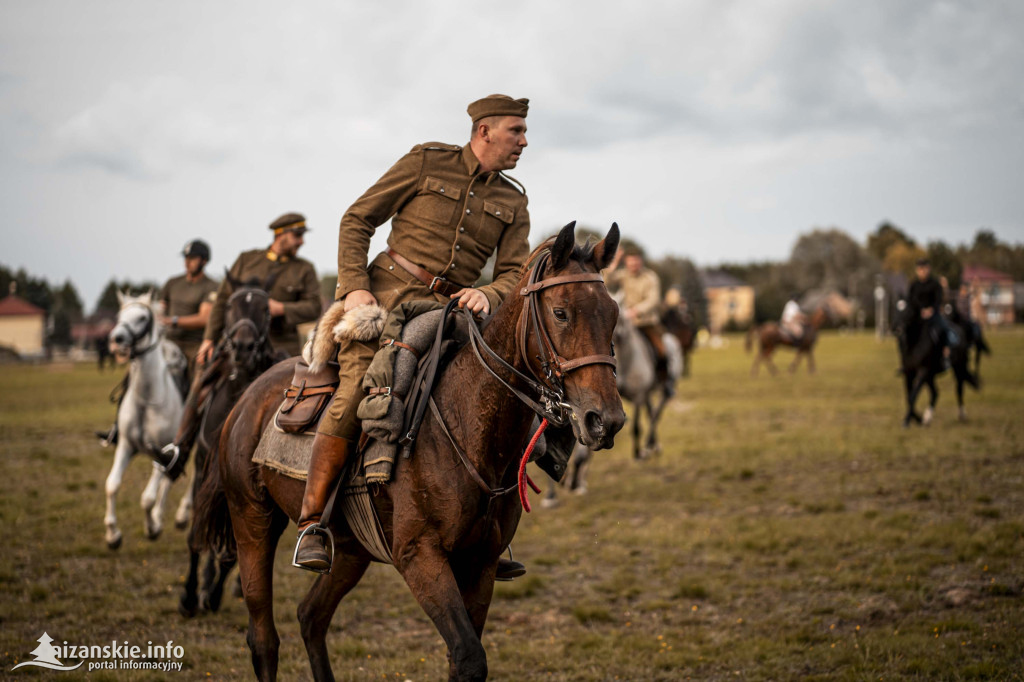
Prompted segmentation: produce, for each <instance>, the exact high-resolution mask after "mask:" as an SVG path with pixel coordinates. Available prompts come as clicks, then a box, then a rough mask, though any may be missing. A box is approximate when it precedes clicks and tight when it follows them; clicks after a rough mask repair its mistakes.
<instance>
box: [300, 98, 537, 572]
mask: <svg viewBox="0 0 1024 682" xmlns="http://www.w3.org/2000/svg"><path fill="white" fill-rule="evenodd" d="M528 104H529V100H527V99H512V98H511V97H508V96H506V95H491V96H489V97H485V98H483V99H480V100H477V101H476V102H473V103H472V104H470V105H469V107H468V109H467V111H468V112H469V115H470V118H471V119H472V121H473V130H472V134H471V137H470V140H469V144H467V145H465V146H459V145H452V144H443V143H440V142H428V143H426V144H419V145H416V146H415V147H413V148H412V150H411V151H410V152H409V153H408V154H406V155H405V156H403V157H402V158H401V159H399V160H398V162H397V163H395V165H394V166H392V167H391V169H390V170H388V171H387V173H385V174H384V176H383V177H381V178H380V180H378V181H377V183H376V184H374V185H373V186H372V187H371V188H370V189H368V190H367V191H366V192H365V193H364V194H363V196H361V197H360V198H359V199H357V200H356V202H355V203H354V204H352V206H351V207H349V209H348V211H346V212H345V215H344V217H342V219H341V226H340V228H339V231H338V287H337V290H336V291H335V299H336V300H337V301H343V302H344V303H343V305H344V311H345V312H346V313H347V312H349V311H351V310H353V309H355V308H358V307H359V306H366V305H379V306H381V307H383V308H385V309H386V310H391V309H393V308H395V307H396V306H398V305H399V304H401V303H405V302H408V301H417V300H428V301H437V302H446V301H448V300H449V299H458V301H459V306H460V307H462V308H466V309H468V310H470V311H472V312H473V313H480V314H484V315H486V314H488V313H490V312H492V311H494V310H495V309H496V308H497V307H498V305H499V304H500V303H501V301H502V300H503V299H504V298H505V297H506V296H508V295H509V293H510V292H511V291H512V289H513V288H514V287H515V285H516V284H517V282H518V280H519V269H520V267H521V266H522V264H523V262H524V261H525V260H526V258H527V257H528V256H529V254H530V244H529V233H530V216H529V213H528V212H527V210H526V204H527V198H526V193H525V190H524V189H523V188H522V186H521V185H520V184H519V183H518V182H516V181H515V180H513V179H512V178H510V177H508V176H506V175H504V174H503V173H502V171H504V170H508V169H511V168H515V167H516V163H517V162H518V161H519V157H520V155H522V153H523V149H524V148H525V147H526V144H527V143H526V120H525V119H526V113H527V110H528ZM389 219H390V220H391V232H390V234H389V235H388V248H387V250H386V251H385V252H383V253H381V254H379V255H378V256H377V257H376V258H375V259H374V260H373V262H372V263H370V265H369V267H368V266H367V252H368V250H369V246H370V238H371V237H372V236H373V233H374V231H375V230H376V229H377V227H379V226H380V225H382V224H384V223H386V222H387V221H388V220H389ZM492 254H496V260H495V263H494V279H493V281H492V282H491V283H490V284H487V285H484V286H481V287H479V288H476V287H474V286H473V284H474V283H475V282H476V281H477V279H479V277H480V274H481V272H482V271H483V268H484V265H485V264H486V263H487V260H488V259H489V258H490V256H491V255H492ZM376 351H377V344H376V343H363V342H360V341H355V340H351V339H346V340H344V341H342V342H341V344H340V349H339V352H338V363H339V370H338V374H339V379H340V383H339V385H338V388H337V390H336V391H335V394H334V400H333V402H332V403H331V405H330V407H328V408H327V411H326V413H325V414H324V416H323V418H322V419H321V420H320V424H319V426H318V429H317V433H316V437H315V438H314V440H313V455H312V460H311V462H310V466H309V476H308V479H307V481H306V492H305V495H304V497H303V500H302V511H301V513H300V515H299V524H298V525H299V540H298V545H297V547H296V555H295V563H296V564H297V565H299V566H300V567H301V568H306V569H309V570H314V571H323V570H326V569H329V568H330V565H331V560H330V555H329V554H328V552H327V548H326V546H325V543H324V537H323V533H324V532H326V531H321V530H320V529H321V528H322V527H323V526H326V521H327V520H323V521H324V523H323V524H321V516H322V514H323V512H324V507H325V506H326V504H327V499H328V497H329V496H330V493H331V490H332V489H333V487H334V483H335V481H336V480H337V478H338V476H340V475H341V473H342V471H343V469H344V468H345V463H346V461H347V460H348V459H349V457H350V456H352V454H353V453H354V452H355V451H356V449H357V445H358V440H359V436H360V433H361V431H362V426H361V424H360V422H359V420H358V418H357V417H356V408H357V406H358V404H359V401H360V400H361V399H362V398H363V395H364V393H363V389H362V380H363V375H364V374H365V373H366V369H367V367H368V366H369V364H370V361H371V360H372V359H373V356H374V353H375V352H376ZM523 571H525V568H524V567H522V566H521V565H518V566H516V567H511V568H510V566H509V563H508V562H503V563H499V565H498V572H499V575H500V576H502V575H503V576H504V577H506V578H507V577H511V576H513V575H515V574H521V573H522V572H523Z"/></svg>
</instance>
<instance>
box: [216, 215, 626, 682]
mask: <svg viewBox="0 0 1024 682" xmlns="http://www.w3.org/2000/svg"><path fill="white" fill-rule="evenodd" d="M573 231H574V224H570V225H567V226H566V227H565V228H563V229H562V231H561V232H560V233H559V235H558V236H557V238H555V239H553V240H548V241H547V242H545V243H544V244H542V245H541V247H539V248H538V249H537V250H536V251H535V252H534V253H533V255H532V257H531V261H530V262H532V266H527V267H524V268H523V270H522V274H521V277H520V280H519V282H518V285H517V286H516V289H515V292H514V293H513V294H512V295H511V296H509V298H508V299H507V300H506V301H505V302H504V304H503V305H502V306H501V307H499V308H498V310H497V311H496V312H495V314H494V315H493V317H492V318H491V319H490V321H489V322H488V323H487V324H486V325H485V326H484V328H483V329H482V332H481V333H480V337H479V340H478V342H477V344H475V345H474V344H472V343H471V344H470V346H471V347H465V348H463V349H461V350H460V351H459V352H458V353H457V354H456V355H455V357H454V358H453V360H452V362H451V364H450V365H449V366H448V368H447V370H446V371H445V372H444V373H443V375H442V376H441V378H440V380H439V382H438V385H437V388H436V389H435V390H434V392H433V400H434V401H435V402H436V405H437V413H436V414H433V413H431V414H430V415H429V416H427V417H426V418H425V420H424V421H423V423H422V428H421V430H420V432H419V436H418V439H417V440H416V441H415V449H414V450H413V452H412V455H411V457H409V458H404V457H402V458H399V459H398V460H397V461H396V463H395V468H394V475H393V478H392V481H391V482H390V483H389V484H388V485H384V486H381V487H380V488H379V489H378V490H377V493H376V494H375V495H373V496H372V500H373V504H374V506H375V507H376V514H377V516H378V518H379V520H380V523H381V529H382V532H383V534H384V537H385V538H386V540H387V543H388V545H389V547H390V550H391V555H392V556H393V558H394V565H395V568H396V569H397V570H398V572H399V573H400V574H401V575H402V577H403V578H404V579H405V581H406V584H407V585H408V586H409V589H410V591H411V592H412V593H413V596H414V597H415V598H416V599H417V601H418V602H419V603H420V606H421V607H422V608H423V610H424V611H425V612H426V614H427V615H428V616H429V617H430V618H431V620H432V621H433V622H434V625H435V627H437V629H438V631H439V632H440V634H441V636H442V637H443V638H444V641H445V643H446V644H447V646H448V651H449V661H450V663H449V666H450V667H449V679H450V680H482V679H485V678H486V677H487V659H486V654H485V651H484V647H483V645H482V644H481V642H480V637H481V635H482V633H483V629H484V623H485V622H486V620H487V613H488V609H489V607H490V603H491V597H492V591H493V587H494V578H495V571H496V568H497V564H498V558H499V556H500V555H501V553H502V552H503V550H504V549H505V548H506V547H507V546H508V544H509V542H510V541H511V540H512V536H513V534H514V533H515V530H516V526H517V525H518V523H519V518H520V514H521V513H522V512H521V509H522V508H521V506H520V501H519V499H517V497H516V495H515V494H514V493H515V492H516V490H517V484H516V481H517V477H518V471H519V467H520V459H521V457H522V453H523V451H524V447H525V446H526V444H527V443H526V441H527V439H528V438H529V435H530V426H531V423H532V422H533V420H534V418H535V416H539V417H541V418H543V419H547V420H548V421H549V422H551V423H552V424H554V425H556V426H558V425H562V426H567V425H571V429H572V431H573V432H574V433H575V436H576V438H577V439H578V440H579V441H580V442H582V443H584V444H586V445H589V446H591V447H594V448H597V449H601V448H608V447H611V445H612V443H613V439H614V436H615V434H616V432H618V430H619V429H620V428H621V427H622V425H623V422H624V419H625V415H624V412H623V410H622V403H621V401H620V399H619V395H618V391H617V390H616V385H615V371H614V369H615V360H614V358H612V357H611V353H612V348H611V346H612V331H613V329H614V326H615V320H616V316H617V314H618V310H617V307H616V305H615V302H614V301H613V300H612V298H611V297H610V296H609V295H608V292H607V289H606V288H605V285H604V282H603V280H602V278H601V275H600V270H601V268H603V267H606V266H607V265H608V263H609V262H610V261H611V259H612V257H613V255H614V253H615V250H616V248H617V245H618V240H619V232H618V228H617V226H615V225H613V226H612V229H611V230H610V231H609V233H608V235H607V236H606V238H605V239H604V240H603V241H601V242H598V243H597V244H595V245H593V246H592V247H577V246H575V245H574V237H573ZM467 314H468V313H467ZM294 364H295V361H288V362H284V363H280V364H278V365H276V366H275V367H273V368H271V369H270V370H269V371H268V372H266V373H265V374H264V375H263V376H262V377H260V378H259V379H257V380H256V382H254V383H253V385H252V386H251V387H250V388H249V390H248V391H246V393H245V394H244V395H243V396H242V398H241V400H240V401H239V403H238V406H237V407H236V409H235V410H233V411H232V413H231V415H230V416H229V417H228V421H227V423H226V424H225V427H224V429H223V432H222V434H221V440H220V446H219V450H220V452H221V457H220V458H219V460H220V469H219V471H220V476H221V481H219V482H218V483H217V484H215V482H213V481H212V477H211V479H210V480H208V482H207V483H208V485H207V486H204V488H203V490H202V491H201V493H200V499H201V501H200V503H199V504H198V505H197V516H198V517H201V519H198V520H197V525H198V524H204V525H205V527H206V531H207V534H208V535H209V536H211V537H213V536H217V535H220V536H221V537H224V538H226V539H230V538H231V537H232V536H233V539H234V541H235V542H236V543H237V552H238V561H239V567H240V569H241V572H242V587H243V593H244V596H245V602H246V606H247V607H248V609H249V632H248V637H247V640H248V644H249V648H250V649H251V651H252V661H253V667H254V669H255V672H256V676H257V678H258V679H260V680H272V679H275V678H276V675H277V662H278V647H279V644H280V639H279V637H278V635H277V631H276V628H275V626H274V620H273V595H272V583H273V567H274V554H275V548H276V546H277V542H278V539H279V538H280V535H281V533H282V532H283V531H284V529H285V528H286V527H287V525H288V521H289V518H290V519H293V520H294V519H297V518H298V516H299V512H300V507H301V504H302V497H303V492H304V491H303V483H302V482H301V481H298V480H295V479H291V478H287V477H285V476H284V475H282V474H280V473H278V472H276V471H275V470H273V469H271V468H268V467H265V466H263V465H260V464H255V463H253V461H252V456H253V453H254V451H255V449H256V447H257V443H258V441H259V438H260V434H262V433H263V431H264V429H265V428H266V427H267V424H268V423H269V421H270V420H271V419H272V418H273V416H274V413H275V411H276V410H277V407H278V405H279V404H280V403H281V401H282V395H283V392H284V390H285V389H286V388H288V386H289V382H290V380H291V378H292V371H293V369H294ZM481 364H482V365H483V367H481ZM218 488H219V489H220V490H221V491H222V492H221V494H220V496H216V495H214V496H212V497H211V496H208V494H209V493H211V492H212V493H216V492H217V490H218ZM228 519H230V524H231V529H232V530H233V534H232V533H231V530H229V529H228V528H227V527H226V522H227V521H228ZM323 522H324V523H326V524H327V525H328V527H329V528H330V530H331V531H332V533H333V536H334V538H335V548H336V552H337V554H336V555H335V557H334V560H333V563H332V567H331V571H330V573H326V574H322V575H320V576H319V577H318V578H317V580H316V582H315V583H314V584H313V586H312V588H311V589H310V591H309V593H308V594H307V595H306V598H305V599H304V600H303V601H302V604H301V605H300V606H299V621H300V623H301V632H302V637H303V640H304V642H305V644H306V651H307V653H308V655H309V659H310V665H311V667H312V671H313V677H314V679H317V680H327V679H334V678H333V674H332V672H331V666H330V661H329V657H328V653H327V647H326V641H325V636H326V632H327V628H328V625H329V623H330V620H331V617H332V616H333V614H334V611H335V609H336V608H337V606H338V603H339V602H340V601H341V599H342V598H343V597H344V596H345V594H347V593H348V591H349V590H351V589H352V588H353V587H354V586H355V585H356V584H357V583H358V582H359V580H360V579H361V578H362V576H363V573H364V572H365V571H366V569H367V567H368V566H369V564H370V562H371V560H373V559H372V555H371V554H370V553H369V552H368V551H367V550H366V549H364V548H363V546H362V545H361V544H360V543H359V542H358V541H357V540H356V539H355V537H354V536H353V535H352V532H351V531H350V530H349V528H348V526H347V524H346V523H345V522H344V520H343V519H341V518H338V517H337V515H335V517H334V518H329V519H323Z"/></svg>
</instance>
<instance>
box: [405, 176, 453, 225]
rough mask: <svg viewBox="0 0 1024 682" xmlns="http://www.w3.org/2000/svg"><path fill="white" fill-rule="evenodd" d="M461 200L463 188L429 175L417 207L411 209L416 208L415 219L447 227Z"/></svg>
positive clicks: (417, 201) (414, 211) (418, 198)
mask: <svg viewBox="0 0 1024 682" xmlns="http://www.w3.org/2000/svg"><path fill="white" fill-rule="evenodd" d="M461 198H462V188H460V187H456V186H454V185H453V184H452V183H450V182H445V181H444V180H442V179H440V178H434V177H430V176H429V175H428V176H427V178H426V182H424V184H423V191H422V192H421V193H420V195H419V197H417V200H416V206H415V207H411V208H414V210H413V213H414V216H415V217H418V218H424V219H426V220H429V221H431V222H434V223H439V224H441V225H447V224H448V223H450V222H451V221H452V216H454V215H455V210H456V209H457V208H458V207H459V199H461Z"/></svg>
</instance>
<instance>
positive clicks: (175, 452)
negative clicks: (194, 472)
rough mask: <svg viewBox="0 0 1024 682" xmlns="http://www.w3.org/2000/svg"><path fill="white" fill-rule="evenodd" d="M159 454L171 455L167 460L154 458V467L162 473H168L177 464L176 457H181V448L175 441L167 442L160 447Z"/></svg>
mask: <svg viewBox="0 0 1024 682" xmlns="http://www.w3.org/2000/svg"><path fill="white" fill-rule="evenodd" d="M160 454H161V455H171V458H170V459H169V460H164V459H161V458H160V457H157V458H156V468H157V469H159V470H160V471H161V472H162V473H164V474H166V475H168V476H169V475H170V472H171V471H173V470H174V467H175V466H177V464H178V459H180V458H181V448H180V447H178V445H177V444H176V443H168V444H167V445H165V446H163V447H162V448H160Z"/></svg>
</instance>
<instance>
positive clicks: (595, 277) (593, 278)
mask: <svg viewBox="0 0 1024 682" xmlns="http://www.w3.org/2000/svg"><path fill="white" fill-rule="evenodd" d="M603 281H604V277H602V276H601V273H599V272H583V273H579V274H576V275H559V276H558V277H548V278H547V279H542V280H538V281H536V282H532V283H531V284H529V285H527V286H525V287H523V288H522V289H520V290H519V293H520V294H521V295H523V296H527V295H529V294H532V293H534V292H536V291H540V290H541V289H547V288H548V287H554V286H558V285H559V284H575V283H577V282H603Z"/></svg>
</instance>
